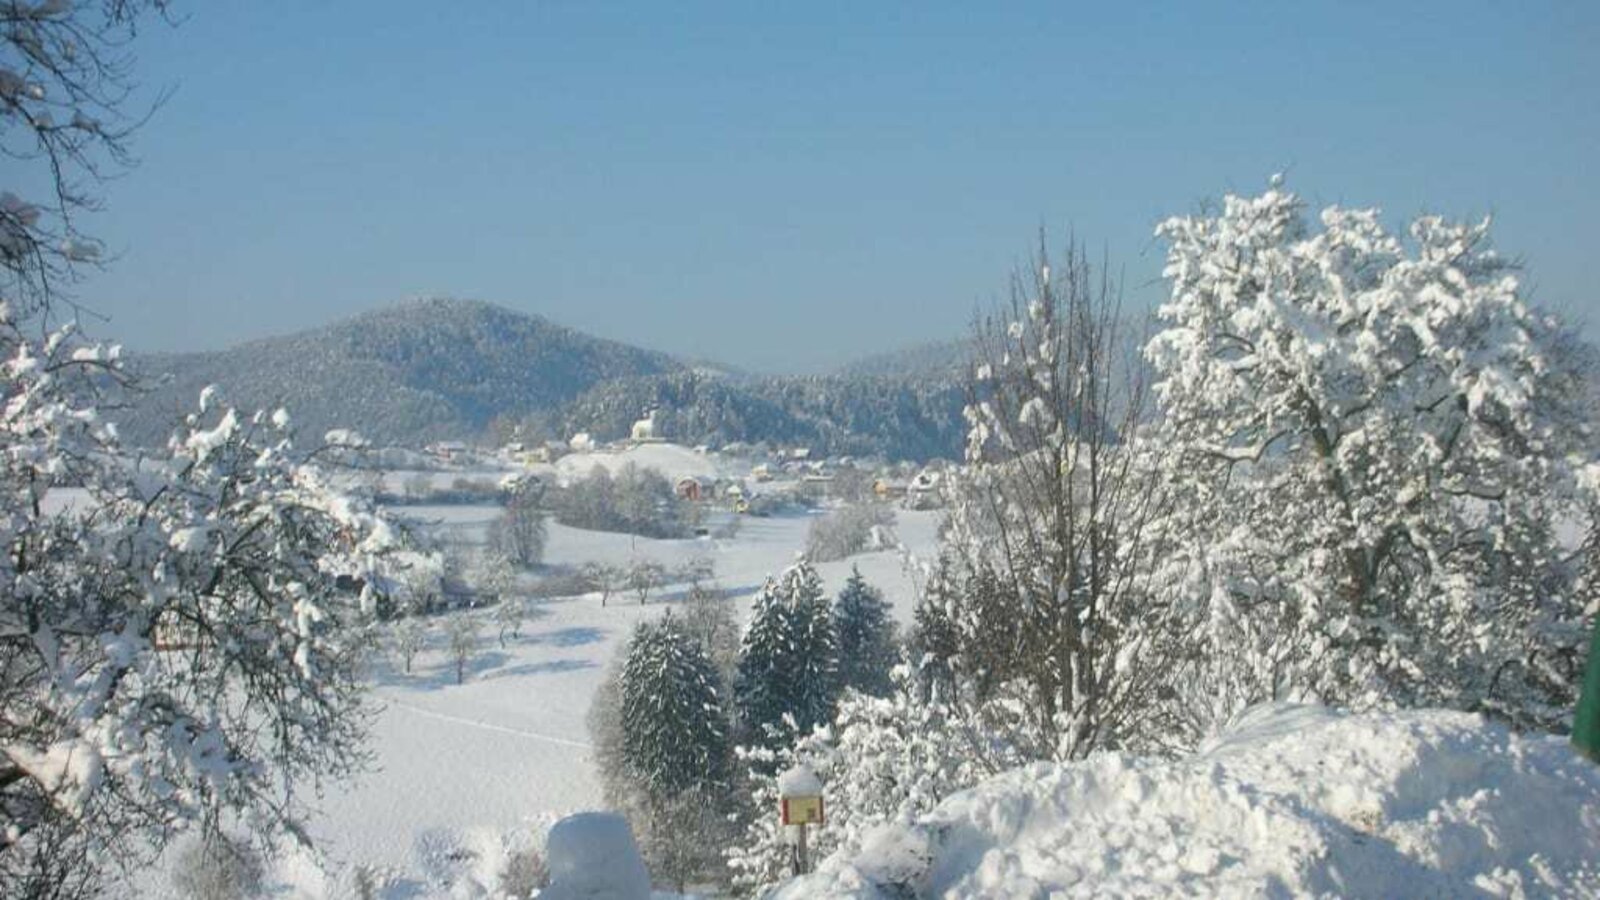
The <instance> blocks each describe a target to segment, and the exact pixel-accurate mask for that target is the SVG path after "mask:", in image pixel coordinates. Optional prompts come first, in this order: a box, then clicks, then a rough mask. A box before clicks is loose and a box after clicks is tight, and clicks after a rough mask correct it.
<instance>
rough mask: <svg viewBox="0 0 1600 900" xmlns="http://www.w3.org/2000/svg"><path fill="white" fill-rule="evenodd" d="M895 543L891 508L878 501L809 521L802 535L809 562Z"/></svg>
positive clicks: (850, 507) (856, 505) (840, 556)
mask: <svg viewBox="0 0 1600 900" xmlns="http://www.w3.org/2000/svg"><path fill="white" fill-rule="evenodd" d="M895 543H896V539H895V536H894V510H892V509H890V508H889V507H887V506H884V505H882V504H879V503H860V504H854V505H851V506H845V507H841V508H839V509H836V510H834V511H833V512H830V513H828V514H827V515H825V516H823V517H822V518H819V519H814V520H812V522H811V529H810V531H809V532H807V534H806V557H807V558H808V559H810V560H812V561H813V562H831V561H833V560H836V559H844V558H846V557H849V556H854V555H855V554H857V553H864V552H866V551H868V550H882V549H886V548H888V547H893V546H894V545H895Z"/></svg>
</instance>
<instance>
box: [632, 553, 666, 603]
mask: <svg viewBox="0 0 1600 900" xmlns="http://www.w3.org/2000/svg"><path fill="white" fill-rule="evenodd" d="M626 577H627V585H628V589H629V590H631V591H633V593H634V596H636V597H638V598H639V605H640V606H643V605H644V602H645V601H646V600H648V599H650V592H651V591H653V590H655V589H656V588H658V587H660V586H661V585H663V584H664V583H666V580H667V567H666V566H663V565H662V564H661V563H658V562H656V561H655V560H653V559H636V560H634V561H633V562H632V563H631V564H630V565H629V566H628V569H627V576H626Z"/></svg>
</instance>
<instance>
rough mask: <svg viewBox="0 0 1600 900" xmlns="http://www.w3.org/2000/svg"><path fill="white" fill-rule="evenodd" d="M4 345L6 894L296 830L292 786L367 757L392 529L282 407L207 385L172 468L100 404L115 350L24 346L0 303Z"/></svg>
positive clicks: (115, 374)
mask: <svg viewBox="0 0 1600 900" xmlns="http://www.w3.org/2000/svg"><path fill="white" fill-rule="evenodd" d="M0 348H3V352H4V358H5V362H4V364H3V366H0V382H3V391H0V393H3V394H4V395H5V396H6V397H7V398H8V399H7V402H6V404H5V406H4V408H3V409H0V506H3V507H4V512H3V515H0V521H3V525H0V547H4V548H5V553H4V555H3V557H0V583H3V584H4V590H3V591H0V596H3V598H4V599H3V601H0V669H3V672H4V677H3V678H0V820H3V821H0V834H3V835H4V836H5V837H4V839H3V840H0V893H4V894H5V895H6V896H30V895H31V894H32V893H33V892H35V891H36V890H37V889H39V888H40V887H41V885H50V884H52V883H53V882H55V881H60V882H61V883H62V884H67V885H73V884H78V883H79V881H80V879H83V881H82V883H83V884H84V887H82V888H81V890H83V891H92V890H93V889H94V888H93V880H92V876H94V875H96V874H98V873H99V872H101V871H103V869H104V867H105V866H106V865H108V864H116V863H125V864H127V863H133V862H135V861H137V860H138V859H140V858H142V856H143V854H145V853H147V852H152V851H154V850H156V849H159V848H160V847H161V846H163V845H164V844H165V843H166V842H167V841H168V840H169V839H170V838H171V837H172V836H173V835H174V834H176V833H177V832H179V831H181V830H183V829H184V828H185V827H186V826H188V825H190V824H192V823H201V824H205V825H207V826H214V825H216V824H217V823H218V822H219V821H220V820H221V819H222V818H223V817H224V815H227V816H231V817H234V818H238V819H242V820H243V821H244V822H245V823H246V824H248V826H249V827H250V830H251V832H252V833H253V834H255V835H256V836H257V837H258V838H259V839H262V840H267V839H268V838H269V837H270V836H271V835H275V834H282V833H285V832H288V833H292V834H297V835H298V834H300V831H299V828H300V825H299V821H300V816H301V814H302V812H303V807H302V805H301V803H302V801H301V799H300V798H302V797H306V796H314V795H315V793H316V788H317V786H318V785H319V784H320V783H322V780H323V779H324V778H328V777H342V776H343V775H345V774H347V773H348V772H350V771H351V770H353V769H355V768H357V767H358V766H359V765H360V764H361V762H362V760H363V756H362V753H361V751H360V745H361V739H362V736H363V730H364V727H363V723H364V717H363V715H362V706H361V688H360V684H359V682H358V676H359V671H360V668H359V667H360V664H361V661H362V657H363V655H364V654H365V652H366V650H367V646H368V643H369V642H368V638H367V635H366V631H365V629H366V623H367V622H368V621H369V620H370V619H371V612H372V607H373V605H374V598H375V591H374V589H373V585H374V584H377V583H383V582H385V581H386V580H387V579H388V574H387V573H386V572H385V571H383V569H384V562H383V554H385V553H386V552H387V550H388V549H389V548H391V547H393V546H394V545H395V543H396V537H395V534H394V532H393V530H392V529H391V528H390V527H389V525H388V524H387V523H385V522H384V521H383V520H381V519H379V518H378V517H376V516H375V515H374V514H373V513H372V512H371V511H370V510H369V509H367V508H365V507H364V506H363V505H362V504H360V503H358V502H356V501H353V500H351V499H350V498H348V497H345V496H343V495H341V494H340V493H338V492H337V491H335V490H334V489H333V488H331V487H330V485H329V483H328V480H327V479H326V477H325V476H324V475H323V473H321V472H320V471H319V470H318V469H317V468H316V467H315V466H313V465H309V464H307V463H305V462H303V461H302V459H301V457H300V456H298V455H297V454H296V453H295V451H294V448H293V445H292V443H291V442H290V440H289V431H288V428H289V422H288V416H287V415H286V414H284V413H282V412H281V411H280V412H278V413H275V414H271V415H268V414H256V415H253V416H244V415H241V414H240V413H239V412H237V411H236V410H233V409H231V408H228V407H226V406H224V405H222V404H221V403H219V402H218V398H217V397H216V396H215V394H214V393H213V392H209V391H208V392H207V393H206V394H205V395H203V396H202V397H201V405H200V410H199V411H198V412H196V413H195V414H193V415H191V416H189V417H188V418H187V420H186V421H185V422H184V423H183V424H182V426H181V427H180V428H179V429H178V431H177V433H176V434H175V435H174V437H173V439H172V441H171V443H170V445H169V448H168V457H167V458H166V459H163V460H144V461H142V462H139V463H135V462H134V461H133V460H131V459H129V458H127V457H125V456H123V455H122V454H121V453H120V452H119V449H118V447H117V445H116V443H115V440H114V438H113V435H112V433H111V432H110V430H109V429H108V428H107V427H106V425H105V424H104V422H103V420H102V419H101V418H100V415H99V412H98V408H99V407H100V406H101V405H102V404H103V403H104V402H106V394H105V392H107V391H114V390H115V388H116V386H117V384H118V382H119V381H120V380H121V379H122V375H121V368H120V364H119V363H118V362H117V357H116V354H115V352H114V350H108V349H106V348H102V347H96V346H91V345H86V344H83V343H81V342H79V341H77V340H76V339H75V338H74V337H73V335H72V334H71V333H70V332H69V331H63V332H57V333H56V334H54V335H53V336H51V337H50V338H49V339H47V340H46V341H44V342H43V343H35V342H33V341H31V340H30V339H28V338H27V337H25V336H24V335H23V333H22V331H21V329H20V327H19V325H18V324H17V322H16V321H15V320H14V319H13V318H11V314H10V312H9V310H8V309H7V308H5V307H4V306H3V305H0ZM68 873H70V877H69V874H68ZM52 890H56V889H55V888H52ZM74 892H75V890H73V889H69V890H66V893H67V894H72V893H74Z"/></svg>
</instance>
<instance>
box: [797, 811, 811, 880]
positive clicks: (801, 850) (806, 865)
mask: <svg viewBox="0 0 1600 900" xmlns="http://www.w3.org/2000/svg"><path fill="white" fill-rule="evenodd" d="M806 855H807V854H806V826H805V823H803V822H802V823H801V824H800V846H799V847H798V848H797V849H796V852H795V857H794V874H796V875H804V874H806V872H807V871H808V870H809V869H810V868H811V865H810V863H811V861H810V860H808V859H806Z"/></svg>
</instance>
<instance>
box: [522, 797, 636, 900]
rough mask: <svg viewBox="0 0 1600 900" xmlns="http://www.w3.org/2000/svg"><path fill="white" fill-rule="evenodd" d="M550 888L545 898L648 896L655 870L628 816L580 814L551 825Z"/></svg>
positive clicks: (630, 899)
mask: <svg viewBox="0 0 1600 900" xmlns="http://www.w3.org/2000/svg"><path fill="white" fill-rule="evenodd" d="M545 856H546V859H547V860H548V864H549V867H550V886H549V887H548V888H546V889H545V890H544V892H543V893H541V894H540V895H539V897H540V900H579V898H590V900H648V898H649V897H650V874H649V873H648V872H647V871H645V867H644V860H643V859H642V858H640V856H639V847H638V845H637V844H635V843H634V842H633V832H632V831H631V830H630V829H629V828H628V822H627V820H626V819H624V818H622V817H621V816H619V815H617V814H615V813H599V812H591V813H578V814H577V815H574V816H568V817H566V818H565V819H562V820H561V821H559V822H557V823H556V824H555V825H553V826H551V828H550V836H549V838H547V839H546V841H545Z"/></svg>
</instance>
